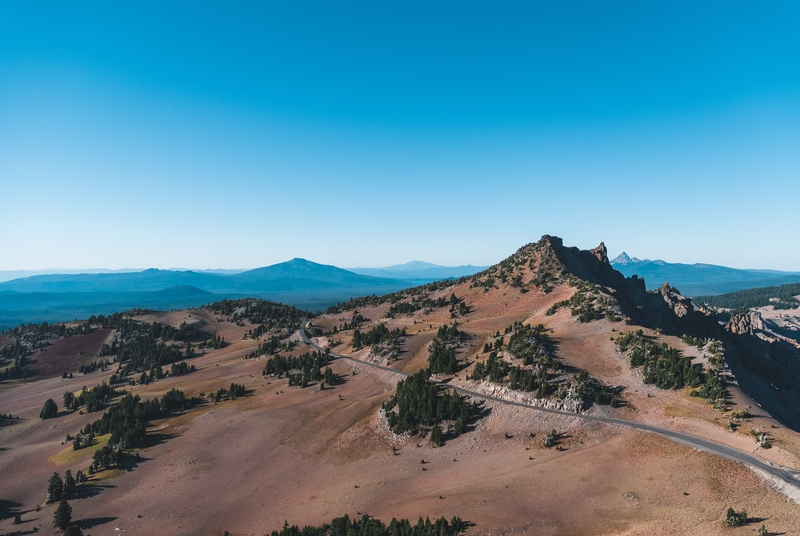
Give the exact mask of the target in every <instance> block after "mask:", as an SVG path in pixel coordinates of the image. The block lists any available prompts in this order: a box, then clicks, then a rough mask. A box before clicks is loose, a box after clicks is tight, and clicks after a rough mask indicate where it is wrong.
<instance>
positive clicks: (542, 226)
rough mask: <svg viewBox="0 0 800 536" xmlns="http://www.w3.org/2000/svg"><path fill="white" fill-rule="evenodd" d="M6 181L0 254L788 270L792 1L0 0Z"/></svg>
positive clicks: (795, 54)
mask: <svg viewBox="0 0 800 536" xmlns="http://www.w3.org/2000/svg"><path fill="white" fill-rule="evenodd" d="M697 4H702V5H697ZM0 192H2V210H0V238H1V239H2V248H1V249H0V251H2V253H0V270H4V269H5V270H12V269H42V268H47V267H53V266H57V267H64V268H88V267H107V268H121V267H137V268H138V267H150V266H153V267H160V268H167V267H191V268H249V267H256V266H263V265H267V264H272V263H275V262H280V261H283V260H287V259H290V258H292V257H305V258H309V259H311V260H315V261H317V262H323V263H329V264H336V265H339V266H359V265H360V266H381V265H389V264H395V263H400V262H405V261H408V260H412V259H420V260H427V261H430V262H436V263H439V264H449V265H454V264H469V263H471V264H490V263H494V262H497V261H498V260H500V259H502V258H504V257H506V256H507V255H509V254H511V253H512V252H513V251H515V250H516V249H517V248H518V247H520V246H521V245H523V244H525V243H528V242H531V241H535V240H537V239H538V238H539V237H540V236H541V235H542V234H545V233H548V234H554V235H559V236H561V237H563V238H564V240H565V242H566V243H567V244H570V245H577V246H579V247H582V248H588V247H594V246H595V245H597V243H599V242H600V241H601V240H602V241H605V243H606V245H607V246H608V247H609V249H610V252H611V254H612V255H615V254H617V253H619V252H621V251H622V250H625V251H627V252H628V253H629V254H631V255H636V256H638V257H640V258H644V257H649V258H663V259H665V260H669V261H672V262H708V263H716V264H724V265H729V266H735V267H741V268H774V269H784V270H796V271H800V247H798V246H800V238H798V236H799V235H798V232H799V231H800V210H798V200H800V4H798V3H796V2H770V3H754V2H703V3H697V2H686V3H653V2H616V3H613V2H485V3H477V2H374V1H370V2H363V3H349V2H338V3H334V2H325V3H323V2H319V3H307V2H297V1H286V2H255V3H251V4H247V3H243V2H242V3H235V4H234V3H230V2H197V1H192V2H185V3H174V2H153V3H150V4H147V3H144V2H136V3H109V2H97V3H86V2H70V3H64V2H62V3H40V2H21V1H20V2H3V3H0Z"/></svg>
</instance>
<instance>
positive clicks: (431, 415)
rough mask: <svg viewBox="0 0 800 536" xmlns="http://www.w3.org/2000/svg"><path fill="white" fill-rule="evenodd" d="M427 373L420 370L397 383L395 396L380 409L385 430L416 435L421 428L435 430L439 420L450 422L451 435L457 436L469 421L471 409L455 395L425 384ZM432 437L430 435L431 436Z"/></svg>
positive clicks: (468, 404)
mask: <svg viewBox="0 0 800 536" xmlns="http://www.w3.org/2000/svg"><path fill="white" fill-rule="evenodd" d="M429 378H430V372H429V371H427V370H421V371H419V372H417V373H416V374H414V375H413V376H409V377H408V378H406V379H404V380H402V381H400V382H399V383H398V384H397V390H396V391H395V394H394V395H393V396H392V397H391V398H390V399H389V400H387V401H386V402H385V403H384V404H383V406H382V409H383V411H384V412H385V414H386V421H387V423H388V424H389V428H391V430H392V431H393V432H395V433H397V434H401V433H404V432H409V433H410V434H412V435H413V434H416V433H418V432H419V431H420V430H421V429H423V428H432V427H437V428H439V434H440V435H441V433H442V429H441V427H439V425H440V424H441V423H442V422H443V421H453V428H452V434H453V435H454V436H458V435H460V434H461V433H462V432H463V431H464V427H465V426H466V425H467V424H469V423H470V422H471V419H472V417H473V415H474V414H475V406H474V405H473V404H471V403H469V402H467V401H466V399H465V398H464V397H463V396H461V395H459V394H458V393H455V392H453V393H451V392H448V391H447V390H443V389H441V388H440V387H439V386H437V385H436V384H435V383H433V382H430V381H428V379H429ZM432 435H433V434H432Z"/></svg>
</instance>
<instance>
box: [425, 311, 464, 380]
mask: <svg viewBox="0 0 800 536" xmlns="http://www.w3.org/2000/svg"><path fill="white" fill-rule="evenodd" d="M469 337H470V336H469V334H467V333H465V332H463V331H460V330H459V329H458V324H457V323H456V322H453V323H452V324H445V325H444V326H442V327H440V328H439V330H438V331H437V332H436V336H435V337H434V338H433V341H431V344H430V346H429V347H428V366H429V368H430V372H431V374H455V373H456V371H457V370H458V359H457V358H456V349H457V348H458V347H460V346H461V343H462V342H464V341H466V340H468V339H469Z"/></svg>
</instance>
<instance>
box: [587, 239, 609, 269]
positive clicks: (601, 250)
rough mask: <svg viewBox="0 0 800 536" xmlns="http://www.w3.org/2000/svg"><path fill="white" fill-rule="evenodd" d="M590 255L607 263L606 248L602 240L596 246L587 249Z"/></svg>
mask: <svg viewBox="0 0 800 536" xmlns="http://www.w3.org/2000/svg"><path fill="white" fill-rule="evenodd" d="M589 251H590V252H591V253H592V255H594V256H595V257H597V260H598V261H600V262H602V263H603V264H608V250H607V249H606V245H605V243H603V242H600V245H599V246H597V247H596V248H594V249H592V250H589Z"/></svg>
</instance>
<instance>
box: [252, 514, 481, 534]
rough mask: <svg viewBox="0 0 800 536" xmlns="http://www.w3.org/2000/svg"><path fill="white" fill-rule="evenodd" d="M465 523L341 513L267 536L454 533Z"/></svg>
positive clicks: (460, 521)
mask: <svg viewBox="0 0 800 536" xmlns="http://www.w3.org/2000/svg"><path fill="white" fill-rule="evenodd" d="M466 527H467V524H466V523H465V522H463V521H462V520H461V518H459V517H453V518H452V519H451V520H450V521H449V522H448V521H447V519H446V518H444V517H440V518H439V519H437V520H435V521H431V520H430V519H428V518H425V520H423V519H422V518H419V521H417V523H416V524H415V525H412V524H411V522H410V521H409V520H408V519H400V520H397V519H394V518H392V520H391V522H390V523H389V524H388V525H386V524H385V523H383V522H381V521H380V520H377V519H374V518H372V517H370V516H368V515H364V516H362V517H361V519H355V518H354V519H350V517H349V516H347V515H344V516H342V517H337V518H335V519H333V520H332V521H331V522H330V523H326V524H324V525H321V526H318V527H313V526H305V527H303V528H302V529H301V528H299V527H298V526H296V525H291V526H290V525H289V523H288V522H287V523H285V524H284V525H283V528H282V529H281V530H279V531H278V530H274V531H272V533H271V534H267V535H266V536H457V535H458V534H461V533H462V532H464V530H465V529H466Z"/></svg>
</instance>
